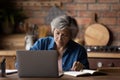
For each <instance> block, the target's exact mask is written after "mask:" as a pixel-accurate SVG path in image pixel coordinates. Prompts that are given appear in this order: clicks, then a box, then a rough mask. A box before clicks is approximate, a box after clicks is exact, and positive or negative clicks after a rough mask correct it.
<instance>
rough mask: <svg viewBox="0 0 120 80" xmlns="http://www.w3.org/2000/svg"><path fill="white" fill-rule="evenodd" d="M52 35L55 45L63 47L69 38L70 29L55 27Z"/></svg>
mask: <svg viewBox="0 0 120 80" xmlns="http://www.w3.org/2000/svg"><path fill="white" fill-rule="evenodd" d="M53 35H54V40H55V43H56V45H57V47H65V46H66V44H67V43H68V41H69V40H70V31H69V30H68V29H67V28H65V29H55V30H54V33H53Z"/></svg>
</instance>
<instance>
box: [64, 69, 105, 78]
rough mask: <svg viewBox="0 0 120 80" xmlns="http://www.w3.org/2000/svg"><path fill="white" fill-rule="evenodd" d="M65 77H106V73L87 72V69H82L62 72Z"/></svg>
mask: <svg viewBox="0 0 120 80" xmlns="http://www.w3.org/2000/svg"><path fill="white" fill-rule="evenodd" d="M64 74H65V75H70V76H75V77H79V76H93V75H94V76H95V75H106V73H104V72H101V71H97V70H88V69H84V70H81V71H66V72H64Z"/></svg>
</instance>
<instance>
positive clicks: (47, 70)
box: [16, 50, 59, 77]
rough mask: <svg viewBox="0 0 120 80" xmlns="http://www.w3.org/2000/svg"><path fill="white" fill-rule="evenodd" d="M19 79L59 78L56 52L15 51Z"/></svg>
mask: <svg viewBox="0 0 120 80" xmlns="http://www.w3.org/2000/svg"><path fill="white" fill-rule="evenodd" d="M16 53H17V55H16V56H17V63H18V75H19V77H59V72H58V54H57V51H56V50H37V51H17V52H16Z"/></svg>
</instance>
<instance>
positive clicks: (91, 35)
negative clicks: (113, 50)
mask: <svg viewBox="0 0 120 80" xmlns="http://www.w3.org/2000/svg"><path fill="white" fill-rule="evenodd" d="M84 37H85V44H86V45H89V46H105V45H107V44H108V42H109V38H110V35H109V31H108V29H107V28H106V27H105V26H103V25H101V24H98V23H95V24H92V25H90V26H89V27H88V28H87V29H86V31H85V36H84Z"/></svg>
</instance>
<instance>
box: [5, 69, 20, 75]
mask: <svg viewBox="0 0 120 80" xmlns="http://www.w3.org/2000/svg"><path fill="white" fill-rule="evenodd" d="M17 72H18V70H17V69H6V74H7V75H9V74H13V73H17Z"/></svg>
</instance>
